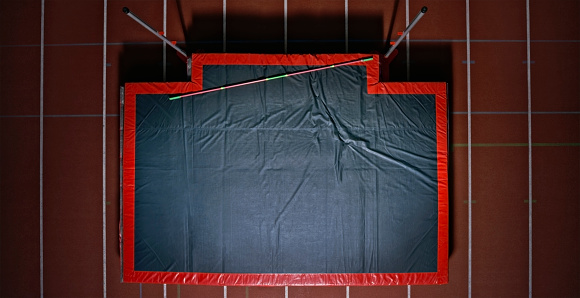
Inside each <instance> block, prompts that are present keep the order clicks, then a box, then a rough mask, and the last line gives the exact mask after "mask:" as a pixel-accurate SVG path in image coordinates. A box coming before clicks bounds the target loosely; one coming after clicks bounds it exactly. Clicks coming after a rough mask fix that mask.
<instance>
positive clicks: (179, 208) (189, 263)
mask: <svg viewBox="0 0 580 298" xmlns="http://www.w3.org/2000/svg"><path fill="white" fill-rule="evenodd" d="M305 68H306V66H275V65H266V66H264V65H262V66H254V65H208V66H204V68H203V76H204V81H203V88H204V89H206V88H211V87H216V86H222V85H225V84H231V83H236V82H241V81H244V80H250V79H254V78H257V77H267V76H271V75H276V74H281V73H286V72H290V71H297V70H301V69H305ZM366 89H367V82H366V71H365V67H363V66H345V67H341V68H337V69H331V70H325V71H320V72H314V73H310V74H307V75H304V76H295V77H291V78H287V79H280V80H275V81H269V82H265V83H261V84H255V85H249V86H244V87H239V88H234V89H229V90H226V91H219V92H213V93H208V94H204V95H200V96H195V97H189V98H184V99H181V100H175V101H170V100H169V99H168V98H169V96H168V95H165V94H142V95H137V98H136V102H137V103H136V136H135V138H136V140H135V259H134V262H135V270H137V271H169V272H208V273H412V272H435V271H437V244H438V239H437V235H438V234H437V231H438V229H437V227H438V196H437V194H438V189H437V187H438V184H437V181H438V180H437V143H436V142H437V140H436V120H435V95H421V94H411V95H410V94H390V95H388V94H367V90H366Z"/></svg>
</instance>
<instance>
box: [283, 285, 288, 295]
mask: <svg viewBox="0 0 580 298" xmlns="http://www.w3.org/2000/svg"><path fill="white" fill-rule="evenodd" d="M284 298H288V286H285V287H284Z"/></svg>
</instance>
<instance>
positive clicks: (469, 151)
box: [465, 0, 472, 298]
mask: <svg viewBox="0 0 580 298" xmlns="http://www.w3.org/2000/svg"><path fill="white" fill-rule="evenodd" d="M465 29H466V33H467V36H466V40H467V61H471V35H470V32H469V30H470V28H469V0H465ZM466 65H467V181H468V182H467V184H468V186H467V189H468V194H467V238H468V240H467V241H468V245H467V297H468V298H471V238H472V230H471V229H472V227H471V221H472V219H471V202H472V188H471V63H466Z"/></svg>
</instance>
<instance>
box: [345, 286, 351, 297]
mask: <svg viewBox="0 0 580 298" xmlns="http://www.w3.org/2000/svg"><path fill="white" fill-rule="evenodd" d="M346 298H350V287H349V286H346Z"/></svg>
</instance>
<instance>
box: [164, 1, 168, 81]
mask: <svg viewBox="0 0 580 298" xmlns="http://www.w3.org/2000/svg"><path fill="white" fill-rule="evenodd" d="M163 36H165V37H167V0H163ZM165 81H167V44H165V43H163V82H165Z"/></svg>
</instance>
